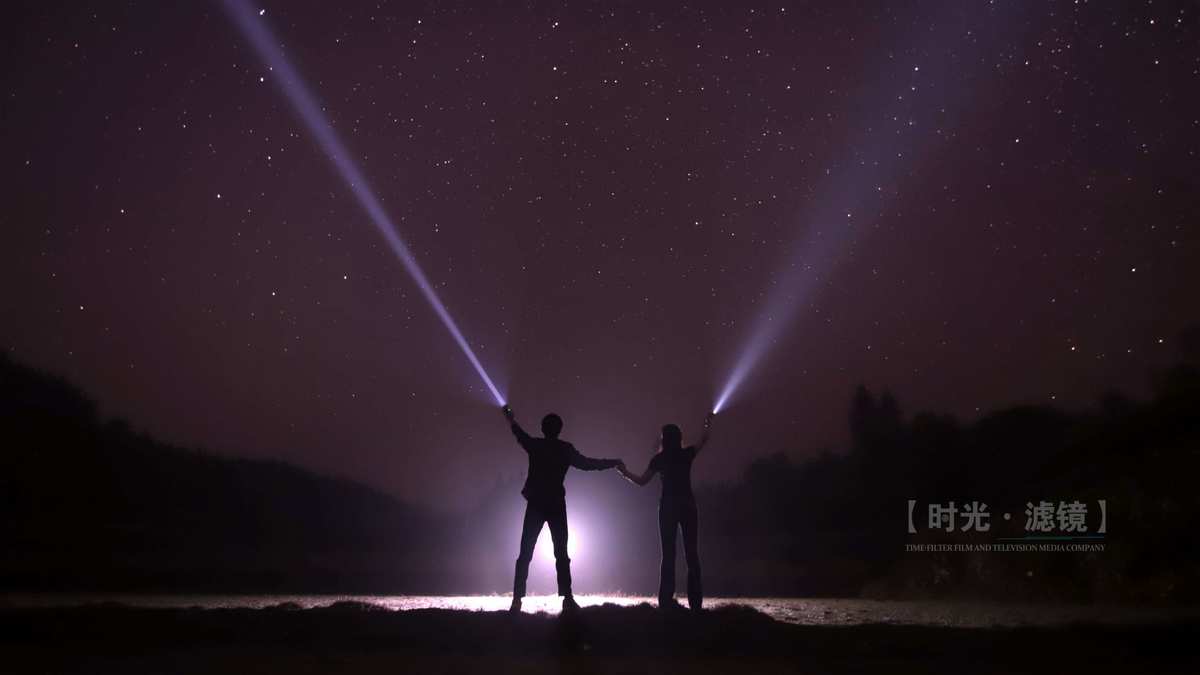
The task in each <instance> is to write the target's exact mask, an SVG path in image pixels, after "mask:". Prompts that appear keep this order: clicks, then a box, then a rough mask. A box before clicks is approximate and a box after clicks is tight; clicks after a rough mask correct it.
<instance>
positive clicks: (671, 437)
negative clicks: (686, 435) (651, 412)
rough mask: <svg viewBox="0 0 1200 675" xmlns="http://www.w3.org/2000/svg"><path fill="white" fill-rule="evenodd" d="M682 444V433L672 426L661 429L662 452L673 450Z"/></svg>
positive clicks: (668, 425)
mask: <svg viewBox="0 0 1200 675" xmlns="http://www.w3.org/2000/svg"><path fill="white" fill-rule="evenodd" d="M682 444H683V432H682V431H680V430H679V427H677V426H675V425H674V424H667V425H664V426H663V428H662V448H663V450H675V449H678V448H679V447H680V446H681V445H682Z"/></svg>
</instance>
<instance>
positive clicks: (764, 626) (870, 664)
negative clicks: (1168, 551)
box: [0, 603, 1200, 675]
mask: <svg viewBox="0 0 1200 675" xmlns="http://www.w3.org/2000/svg"><path fill="white" fill-rule="evenodd" d="M1197 628H1198V627H1197V625H1195V624H1191V623H1171V624H1156V625H1131V626H1111V625H1109V626H1095V625H1075V626H1068V627H1057V628H1015V629H1014V628H990V629H969V628H941V627H928V626H891V625H870V626H797V625H791V624H785V623H780V622H777V621H774V620H773V619H771V618H769V617H767V616H766V615H763V614H761V613H759V612H756V611H754V610H752V609H748V608H741V607H727V608H721V609H718V610H714V611H704V612H701V613H699V614H693V613H690V612H687V611H679V612H670V613H664V612H660V611H659V610H657V609H655V608H653V607H650V606H649V605H641V606H637V607H617V606H612V605H605V606H602V607H588V608H584V609H583V610H582V611H581V612H580V613H579V614H578V615H577V616H575V617H573V618H572V617H557V616H547V615H544V614H522V615H519V616H510V615H508V614H507V613H502V612H468V611H454V610H414V611H403V612H393V611H387V610H379V609H373V608H371V607H370V606H363V605H357V604H353V603H342V604H339V605H335V606H332V607H327V608H319V609H308V610H304V609H299V608H295V607H287V606H281V607H276V608H271V609H262V610H254V609H135V608H129V607H123V606H115V605H93V606H88V607H80V608H73V609H2V610H0V654H3V655H4V657H3V662H4V666H3V668H2V670H3V671H4V672H6V673H35V672H36V673H77V672H78V673H143V672H144V673H235V672H254V673H272V672H281V673H289V674H291V675H299V674H303V673H325V672H343V673H398V672H400V673H420V674H422V675H424V674H427V673H475V672H478V673H583V674H587V673H658V674H665V673H785V672H786V673H830V672H839V673H841V672H853V673H872V672H881V673H890V674H896V673H909V672H914V673H915V672H920V673H930V672H944V673H955V674H956V675H957V674H962V673H967V672H971V673H979V672H984V673H1025V672H1044V673H1075V672H1088V673H1093V672H1102V673H1104V672H1114V673H1116V672H1121V673H1141V672H1153V673H1195V672H1200V659H1198V658H1197V656H1196V654H1195V653H1194V652H1193V651H1192V650H1191V649H1190V648H1191V647H1192V646H1194V645H1195V644H1196V639H1197V637H1200V631H1198V630H1197Z"/></svg>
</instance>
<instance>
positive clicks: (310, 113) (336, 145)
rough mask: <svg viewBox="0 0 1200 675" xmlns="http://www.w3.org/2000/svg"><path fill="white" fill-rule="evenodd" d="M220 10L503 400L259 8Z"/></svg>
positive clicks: (236, 3) (229, 3)
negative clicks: (256, 56) (248, 44)
mask: <svg viewBox="0 0 1200 675" xmlns="http://www.w3.org/2000/svg"><path fill="white" fill-rule="evenodd" d="M223 3H224V5H225V10H226V12H227V13H228V14H229V16H230V18H231V19H232V20H233V23H234V25H236V26H237V27H238V29H239V30H240V31H241V32H242V35H243V36H244V37H245V38H246V39H247V40H248V41H249V42H250V44H251V46H253V47H254V51H255V52H256V53H257V54H258V56H259V58H260V59H262V61H263V63H265V64H266V65H267V67H268V68H269V69H270V70H271V72H272V79H274V80H275V81H276V82H277V83H278V85H279V88H280V90H281V91H282V92H283V94H284V96H285V97H287V100H288V102H289V103H291V104H292V108H293V109H295V111H296V114H297V115H298V116H299V117H300V119H301V120H302V121H303V122H304V124H305V125H306V126H307V127H308V130H309V131H310V132H311V133H312V135H313V136H314V137H315V138H316V139H317V144H318V145H319V146H320V148H321V150H322V151H323V152H324V153H325V154H326V155H328V156H329V159H330V161H331V162H333V165H334V167H335V168H336V169H337V171H338V173H340V174H341V176H342V179H343V180H345V181H346V185H347V186H348V187H349V188H350V191H351V192H352V193H353V194H354V197H355V198H356V199H357V200H358V203H359V205H360V206H361V207H362V208H363V210H364V211H366V213H367V216H368V217H369V218H370V220H371V223H372V224H373V225H374V226H375V229H377V230H378V231H379V234H381V235H383V238H384V240H385V241H386V242H387V244H388V246H389V247H391V249H392V252H393V253H395V254H396V257H397V258H399V259H400V262H401V264H403V265H404V269H405V270H407V271H408V273H409V275H410V276H412V278H413V281H415V282H416V284H417V287H418V288H420V289H421V294H422V295H424V296H425V299H426V300H428V301H429V305H430V307H432V308H433V311H434V313H436V314H437V316H438V318H439V319H441V320H442V325H444V326H445V327H446V330H448V331H450V335H451V336H452V337H453V338H454V342H455V343H456V344H457V345H458V347H459V349H461V350H462V352H463V355H464V356H466V357H467V360H468V361H470V362H471V365H472V366H473V367H474V368H475V372H476V373H478V374H479V377H480V379H482V380H483V383H484V384H485V385H486V386H487V388H488V391H490V392H492V396H493V397H494V398H495V399H496V403H497V404H498V405H503V404H504V396H502V395H501V394H500V390H499V389H497V388H496V385H495V384H493V383H492V378H490V377H488V374H487V371H486V370H484V368H483V364H482V363H480V361H479V358H478V357H477V356H475V351H474V350H473V349H471V345H470V344H469V343H468V342H467V340H466V338H465V337H463V334H462V331H461V330H459V328H458V324H457V323H455V322H454V317H452V316H450V312H449V311H448V310H447V309H446V306H445V305H444V304H442V300H441V298H439V297H438V295H437V292H436V291H435V290H434V288H433V285H432V284H431V283H429V278H428V277H426V276H425V272H424V271H423V270H422V269H421V265H420V264H419V263H418V262H417V259H416V258H415V257H414V256H413V254H412V251H411V250H410V249H409V248H408V245H407V244H405V243H404V240H403V239H402V238H401V237H400V233H399V232H398V231H397V230H396V226H395V224H394V223H392V219H391V218H390V217H389V216H388V214H387V212H386V211H385V210H384V208H383V204H382V203H381V202H380V201H379V198H378V197H377V196H376V195H375V192H374V190H372V189H371V186H370V183H368V182H367V179H366V177H365V176H364V175H363V173H362V170H361V169H359V167H358V164H357V163H356V162H355V161H354V160H353V159H351V158H350V153H349V152H348V151H347V149H346V146H345V145H344V144H343V143H342V140H341V139H340V138H339V137H338V135H337V132H336V131H334V129H333V125H332V124H330V122H329V120H328V119H327V118H326V117H325V115H324V114H323V113H322V112H321V107H320V105H318V104H317V100H316V98H315V97H314V96H313V94H312V92H311V91H309V89H308V87H307V86H305V84H304V80H303V79H302V78H301V77H300V74H299V73H298V72H296V69H295V68H293V67H292V64H291V62H290V61H288V59H287V57H286V56H284V54H283V47H282V46H281V45H280V44H279V42H278V40H276V39H275V36H274V35H273V34H272V33H271V31H270V29H269V28H268V27H267V25H266V24H265V20H264V19H262V18H261V16H262V12H258V13H256V12H254V11H253V10H252V9H251V8H250V7H249V6H248V5H247V3H246V2H245V0H223Z"/></svg>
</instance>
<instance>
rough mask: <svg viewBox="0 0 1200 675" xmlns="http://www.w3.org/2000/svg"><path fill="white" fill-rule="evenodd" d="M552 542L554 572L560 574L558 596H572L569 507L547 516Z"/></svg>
mask: <svg viewBox="0 0 1200 675" xmlns="http://www.w3.org/2000/svg"><path fill="white" fill-rule="evenodd" d="M546 522H547V523H549V524H550V540H551V541H552V542H553V543H554V570H555V571H556V572H558V594H559V595H561V596H564V597H570V596H571V559H570V558H569V557H568V556H567V506H566V504H563V506H562V508H561V509H556V510H554V511H552V512H551V513H548V514H546Z"/></svg>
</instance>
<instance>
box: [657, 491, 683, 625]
mask: <svg viewBox="0 0 1200 675" xmlns="http://www.w3.org/2000/svg"><path fill="white" fill-rule="evenodd" d="M674 511H675V509H672V508H671V507H670V506H668V505H667V504H660V505H659V507H658V538H659V542H660V543H661V545H662V562H661V564H660V566H659V568H658V606H659V607H663V606H666V605H669V604H670V603H672V602H674V600H675V530H676V528H678V527H679V520H678V519H677V517H676V515H675V513H674Z"/></svg>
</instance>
